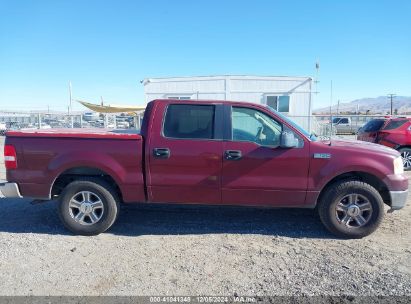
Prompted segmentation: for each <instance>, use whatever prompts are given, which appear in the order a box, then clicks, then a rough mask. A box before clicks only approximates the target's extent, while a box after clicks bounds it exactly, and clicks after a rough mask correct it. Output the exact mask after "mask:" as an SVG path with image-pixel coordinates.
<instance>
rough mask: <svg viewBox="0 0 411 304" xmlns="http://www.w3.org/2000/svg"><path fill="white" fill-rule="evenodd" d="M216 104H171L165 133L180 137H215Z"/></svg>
mask: <svg viewBox="0 0 411 304" xmlns="http://www.w3.org/2000/svg"><path fill="white" fill-rule="evenodd" d="M214 118H215V106H214V105H187V104H170V105H168V107H167V110H166V115H165V119H164V124H163V135H164V136H165V137H168V138H179V139H214V123H215V122H214V120H215V119H214Z"/></svg>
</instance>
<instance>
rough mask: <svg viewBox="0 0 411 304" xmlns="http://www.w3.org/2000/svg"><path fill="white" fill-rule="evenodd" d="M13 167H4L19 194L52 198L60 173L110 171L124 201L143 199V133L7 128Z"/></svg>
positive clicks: (141, 200)
mask: <svg viewBox="0 0 411 304" xmlns="http://www.w3.org/2000/svg"><path fill="white" fill-rule="evenodd" d="M6 144H9V145H13V146H14V147H15V148H16V153H17V160H18V168H17V169H16V170H9V171H8V172H7V180H8V181H19V186H20V191H21V194H22V195H23V196H27V197H33V198H36V199H51V198H53V194H55V193H54V191H58V189H56V186H58V183H59V181H60V179H61V177H62V176H66V177H65V178H69V177H70V176H72V175H76V174H77V175H82V176H87V175H88V174H91V173H92V174H91V175H95V174H96V172H98V175H106V176H110V177H111V179H109V180H108V181H109V182H110V183H111V184H114V185H113V186H114V187H118V188H119V189H120V190H121V193H123V197H122V199H123V201H124V202H143V201H145V199H146V198H145V191H144V177H143V137H142V136H141V135H140V134H137V133H135V132H134V133H124V132H122V131H120V132H119V131H116V130H105V129H48V130H20V131H10V132H7V137H6Z"/></svg>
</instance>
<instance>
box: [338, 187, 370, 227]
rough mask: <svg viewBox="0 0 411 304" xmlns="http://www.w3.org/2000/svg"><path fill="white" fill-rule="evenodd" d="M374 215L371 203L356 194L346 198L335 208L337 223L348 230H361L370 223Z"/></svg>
mask: <svg viewBox="0 0 411 304" xmlns="http://www.w3.org/2000/svg"><path fill="white" fill-rule="evenodd" d="M371 215H372V205H371V203H370V201H369V200H368V199H367V198H366V197H364V196H362V195H360V194H356V193H352V194H348V195H346V196H344V197H343V198H342V199H341V200H340V202H339V203H338V204H337V206H336V207H335V216H336V218H337V221H338V222H339V223H340V224H342V225H345V226H347V227H348V228H359V227H362V226H364V225H365V224H367V223H368V222H369V220H370V219H371Z"/></svg>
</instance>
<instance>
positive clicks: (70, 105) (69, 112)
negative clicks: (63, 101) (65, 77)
mask: <svg viewBox="0 0 411 304" xmlns="http://www.w3.org/2000/svg"><path fill="white" fill-rule="evenodd" d="M69 94H70V100H69V110H68V114H69V115H70V114H71V107H72V104H71V102H72V94H71V81H69Z"/></svg>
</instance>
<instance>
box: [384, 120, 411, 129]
mask: <svg viewBox="0 0 411 304" xmlns="http://www.w3.org/2000/svg"><path fill="white" fill-rule="evenodd" d="M407 121H408V120H406V119H402V120H391V121H390V122H389V123H387V125H386V126H385V127H384V130H394V129H397V128H399V127H401V126H402V125H404V124H405V123H406V122H407Z"/></svg>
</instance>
